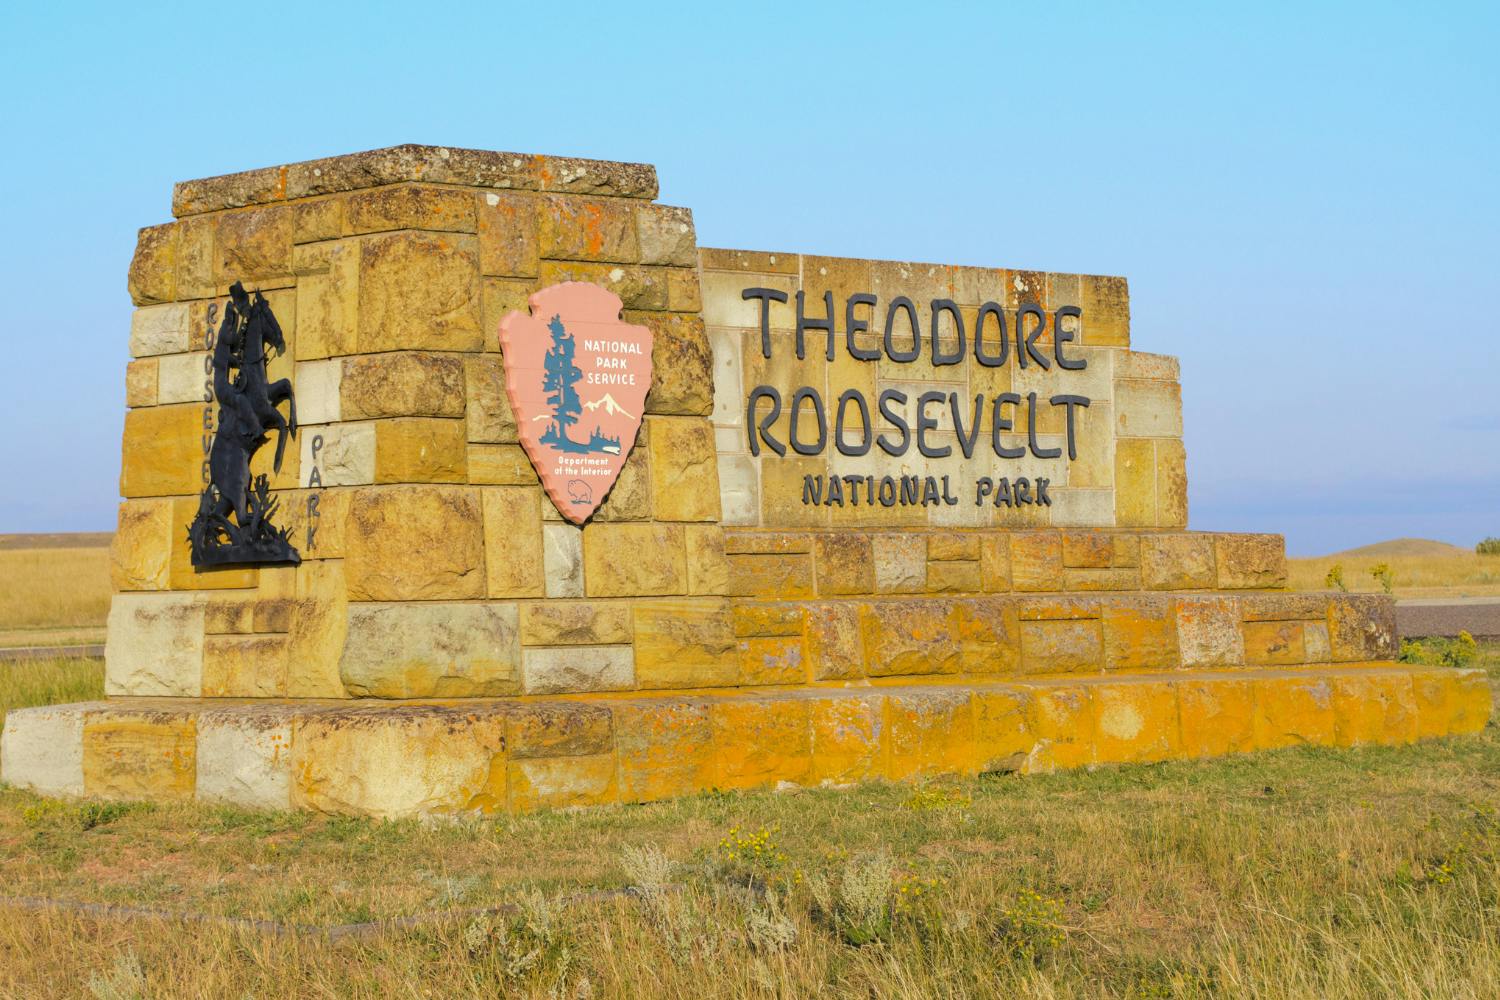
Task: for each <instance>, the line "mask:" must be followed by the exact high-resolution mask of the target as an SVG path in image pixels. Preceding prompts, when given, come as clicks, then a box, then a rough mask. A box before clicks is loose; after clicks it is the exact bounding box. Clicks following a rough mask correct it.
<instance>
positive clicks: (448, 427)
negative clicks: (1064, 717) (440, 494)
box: [374, 417, 469, 483]
mask: <svg viewBox="0 0 1500 1000" xmlns="http://www.w3.org/2000/svg"><path fill="white" fill-rule="evenodd" d="M374 427H375V482H377V483H464V482H468V479H469V467H468V458H469V455H468V445H467V444H466V443H465V441H464V424H463V421H461V420H444V419H442V418H440V417H394V418H392V419H389V420H377V421H375V422H374Z"/></svg>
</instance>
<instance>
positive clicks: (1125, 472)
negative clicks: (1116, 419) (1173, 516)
mask: <svg viewBox="0 0 1500 1000" xmlns="http://www.w3.org/2000/svg"><path fill="white" fill-rule="evenodd" d="M1115 523H1116V524H1117V525H1119V526H1120V527H1122V528H1153V527H1156V525H1157V519H1156V445H1155V443H1154V442H1152V441H1150V440H1148V439H1145V438H1119V439H1117V440H1116V441H1115Z"/></svg>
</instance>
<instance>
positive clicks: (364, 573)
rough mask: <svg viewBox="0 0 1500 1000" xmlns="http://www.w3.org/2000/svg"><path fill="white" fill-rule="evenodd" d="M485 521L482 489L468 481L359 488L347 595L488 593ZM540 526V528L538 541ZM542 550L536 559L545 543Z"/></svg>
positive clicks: (353, 505) (348, 542)
mask: <svg viewBox="0 0 1500 1000" xmlns="http://www.w3.org/2000/svg"><path fill="white" fill-rule="evenodd" d="M482 523H483V522H482V520H481V512H480V499H479V491H478V490H474V489H470V488H467V487H457V486H389V487H380V488H374V489H362V490H356V491H354V493H353V495H352V497H351V498H350V501H349V516H348V520H347V521H346V523H345V533H346V537H345V540H344V549H345V552H344V555H345V558H344V573H345V576H346V578H347V582H348V593H349V599H350V600H354V601H433V600H463V599H466V598H477V597H484V596H485V548H484V542H485V538H484V533H483V532H482V531H481V524H482ZM540 534H541V532H540V530H538V532H537V535H538V539H537V542H538V546H537V547H538V549H540ZM414 552H420V553H422V558H421V559H413V558H412V553H414ZM537 556H538V558H537V563H538V566H539V565H540V551H538V553H537ZM538 579H540V578H539V577H538ZM540 592H541V591H540V586H538V588H537V593H540ZM494 596H498V595H494Z"/></svg>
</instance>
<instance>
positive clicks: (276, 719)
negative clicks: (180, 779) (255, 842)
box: [195, 706, 292, 809]
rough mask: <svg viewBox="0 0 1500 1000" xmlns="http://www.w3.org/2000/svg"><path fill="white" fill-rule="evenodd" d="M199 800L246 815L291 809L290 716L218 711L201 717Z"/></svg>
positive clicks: (254, 710)
mask: <svg viewBox="0 0 1500 1000" xmlns="http://www.w3.org/2000/svg"><path fill="white" fill-rule="evenodd" d="M197 734H198V742H197V750H196V754H195V758H196V766H197V775H196V781H195V788H196V797H197V799H198V801H200V802H214V803H223V804H225V805H233V806H239V807H240V808H243V809H289V808H291V783H292V713H291V712H290V711H287V710H279V711H277V710H272V709H269V708H263V707H260V706H257V707H255V708H218V709H209V710H206V711H203V712H200V713H199V714H198V721H197Z"/></svg>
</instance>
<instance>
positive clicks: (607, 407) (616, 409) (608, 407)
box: [583, 392, 635, 420]
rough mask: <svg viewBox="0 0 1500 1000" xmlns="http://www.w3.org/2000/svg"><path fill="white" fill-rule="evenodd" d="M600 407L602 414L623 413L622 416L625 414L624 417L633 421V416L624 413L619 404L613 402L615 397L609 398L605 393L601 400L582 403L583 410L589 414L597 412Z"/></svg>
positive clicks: (623, 408)
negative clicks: (602, 409) (602, 408)
mask: <svg viewBox="0 0 1500 1000" xmlns="http://www.w3.org/2000/svg"><path fill="white" fill-rule="evenodd" d="M601 406H602V407H604V412H605V413H623V414H625V416H627V417H629V418H630V419H632V420H634V419H635V415H634V414H632V413H628V412H626V410H625V407H623V406H621V405H620V404H619V403H616V402H615V397H613V396H611V395H610V394H609V393H607V392H606V393H605V394H604V398H602V399H596V400H594V401H593V402H592V403H584V404H583V408H584V409H585V410H588V411H589V412H591V413H592V412H593V411H594V410H597V409H598V408H599V407H601Z"/></svg>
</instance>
